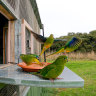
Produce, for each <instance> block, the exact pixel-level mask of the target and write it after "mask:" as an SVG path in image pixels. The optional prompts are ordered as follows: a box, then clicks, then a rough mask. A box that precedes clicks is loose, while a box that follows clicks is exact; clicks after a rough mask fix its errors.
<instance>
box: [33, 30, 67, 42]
mask: <svg viewBox="0 0 96 96" xmlns="http://www.w3.org/2000/svg"><path fill="white" fill-rule="evenodd" d="M31 32H32V31H31ZM32 34H33V36H34V37H35V38H36V40H37V41H38V42H40V43H41V44H44V43H45V42H46V40H47V38H46V37H44V36H42V35H39V34H37V33H35V32H32ZM58 41H62V42H63V41H67V40H66V39H54V41H53V43H56V42H58Z"/></svg>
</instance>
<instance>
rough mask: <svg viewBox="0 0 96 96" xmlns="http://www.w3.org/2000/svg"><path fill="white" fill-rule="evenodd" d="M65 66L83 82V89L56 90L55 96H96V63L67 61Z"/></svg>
mask: <svg viewBox="0 0 96 96" xmlns="http://www.w3.org/2000/svg"><path fill="white" fill-rule="evenodd" d="M66 66H67V67H68V68H69V69H71V70H72V71H74V72H75V73H77V74H78V75H79V76H80V77H82V78H83V79H84V80H85V82H84V88H67V89H63V88H58V89H56V90H58V93H57V95H56V96H96V61H69V62H68V63H67V64H66Z"/></svg>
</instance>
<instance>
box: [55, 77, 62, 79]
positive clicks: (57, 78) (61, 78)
mask: <svg viewBox="0 0 96 96" xmlns="http://www.w3.org/2000/svg"><path fill="white" fill-rule="evenodd" d="M56 79H64V78H59V77H57V78H56Z"/></svg>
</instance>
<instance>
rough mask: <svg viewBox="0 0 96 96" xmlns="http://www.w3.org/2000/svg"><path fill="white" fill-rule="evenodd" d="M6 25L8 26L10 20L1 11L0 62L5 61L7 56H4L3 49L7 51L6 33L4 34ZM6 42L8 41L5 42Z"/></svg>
mask: <svg viewBox="0 0 96 96" xmlns="http://www.w3.org/2000/svg"><path fill="white" fill-rule="evenodd" d="M4 27H6V28H8V20H7V19H6V18H5V17H4V16H3V15H2V14H1V13H0V64H3V63H4V60H3V59H4V57H5V58H6V56H4V53H3V51H5V52H6V50H5V49H3V48H4V47H3V46H4V45H3V44H4V42H3V41H4V36H3V35H4V34H3V30H4ZM5 42H6V41H5ZM5 44H6V43H5ZM5 62H6V61H5Z"/></svg>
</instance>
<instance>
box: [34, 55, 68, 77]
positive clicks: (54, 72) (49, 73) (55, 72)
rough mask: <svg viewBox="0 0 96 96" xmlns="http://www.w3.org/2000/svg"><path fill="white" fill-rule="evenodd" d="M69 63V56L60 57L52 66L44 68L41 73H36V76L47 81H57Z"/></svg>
mask: <svg viewBox="0 0 96 96" xmlns="http://www.w3.org/2000/svg"><path fill="white" fill-rule="evenodd" d="M66 62H67V56H64V55H63V56H59V57H58V58H57V59H56V60H55V61H54V62H53V63H52V64H50V65H48V66H46V67H44V68H43V69H41V70H40V71H39V72H37V73H34V75H39V76H41V77H43V78H46V79H55V78H57V77H58V76H59V75H60V74H61V73H62V71H63V70H64V66H65V64H66Z"/></svg>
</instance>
